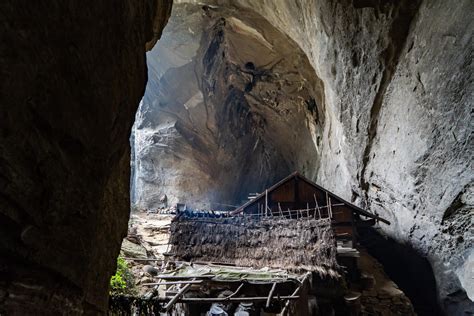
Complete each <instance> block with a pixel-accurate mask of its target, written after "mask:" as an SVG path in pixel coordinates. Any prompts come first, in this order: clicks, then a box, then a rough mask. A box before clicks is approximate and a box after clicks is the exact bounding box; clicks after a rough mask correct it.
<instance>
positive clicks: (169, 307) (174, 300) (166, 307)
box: [163, 279, 195, 313]
mask: <svg viewBox="0 0 474 316" xmlns="http://www.w3.org/2000/svg"><path fill="white" fill-rule="evenodd" d="M194 280H195V279H192V280H191V281H194ZM191 285H192V284H186V285H185V286H184V287H183V288H182V289H181V290H179V292H178V293H176V295H175V296H173V298H172V299H171V300H170V301H169V302H168V303H167V304H166V305H165V306H164V307H163V311H164V312H165V313H166V312H168V311H169V310H170V309H171V307H172V306H173V305H174V303H176V301H177V300H178V299H180V298H181V296H183V295H184V293H186V292H187V291H188V290H189V288H190V287H191Z"/></svg>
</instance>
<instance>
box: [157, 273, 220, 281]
mask: <svg viewBox="0 0 474 316" xmlns="http://www.w3.org/2000/svg"><path fill="white" fill-rule="evenodd" d="M213 277H215V275H214V274H208V275H186V276H182V275H159V276H157V278H158V279H163V280H183V279H212V278H213Z"/></svg>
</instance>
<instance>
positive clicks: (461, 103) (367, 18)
mask: <svg viewBox="0 0 474 316" xmlns="http://www.w3.org/2000/svg"><path fill="white" fill-rule="evenodd" d="M238 2H239V4H240V5H243V6H245V7H249V8H250V7H251V8H253V9H254V10H256V11H257V12H259V13H260V14H262V15H263V16H265V17H266V18H267V19H268V20H269V21H270V22H271V23H272V24H273V25H274V26H276V27H277V28H279V29H280V30H282V31H284V32H286V33H287V34H289V35H290V37H291V38H292V39H294V40H295V41H296V42H297V43H298V44H299V45H300V47H301V48H302V49H303V50H304V51H305V52H306V53H307V55H308V57H309V60H310V62H311V64H312V65H313V67H314V69H315V71H316V73H317V76H318V77H319V78H321V80H322V81H323V84H324V93H325V96H326V98H325V109H326V110H325V121H326V122H327V124H326V125H325V127H324V128H325V130H324V138H323V142H322V143H323V149H322V156H321V163H320V168H319V170H318V174H317V177H316V180H317V182H318V183H320V184H322V185H324V186H326V187H328V188H329V189H331V190H334V191H335V192H337V193H339V194H341V195H342V196H344V197H346V198H347V199H350V200H351V201H353V202H355V203H357V204H359V205H361V206H365V207H367V208H368V209H370V210H371V211H373V212H377V213H379V214H380V215H381V216H383V217H385V218H387V219H389V220H390V221H391V222H392V225H391V226H388V227H387V226H382V229H383V230H384V232H385V233H387V234H389V235H390V236H392V237H394V238H395V239H396V240H397V241H399V242H402V243H405V242H406V243H409V244H411V245H412V246H413V247H414V248H415V249H416V250H417V251H419V252H420V253H421V254H422V255H425V256H427V258H428V259H429V261H430V263H431V264H432V266H433V269H434V273H435V276H436V280H437V285H438V292H439V295H440V298H441V299H442V301H443V304H444V307H445V309H446V312H447V313H448V314H452V315H455V314H458V313H463V312H464V311H468V310H470V311H472V310H473V308H474V307H473V305H472V302H471V301H472V300H473V299H474V292H473V289H472V278H473V269H472V267H473V265H474V262H473V253H474V245H473V239H474V237H473V230H474V226H473V225H474V223H473V218H474V216H473V193H472V191H473V189H472V183H473V177H474V174H473V172H472V170H473V165H472V156H473V155H472V153H473V144H472V139H471V135H472V99H473V89H472V70H473V69H472V34H473V24H472V23H471V14H470V12H472V11H473V9H474V5H473V3H472V1H460V2H456V3H453V2H448V1H356V0H354V1H318V2H314V1H304V0H301V1H294V2H293V1H292V2H288V1H259V2H258V3H256V2H252V1H246V0H239V1H238ZM216 3H221V4H222V2H216Z"/></svg>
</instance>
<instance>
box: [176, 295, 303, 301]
mask: <svg viewBox="0 0 474 316" xmlns="http://www.w3.org/2000/svg"><path fill="white" fill-rule="evenodd" d="M299 298H300V297H299V296H295V295H291V296H273V297H272V298H271V299H272V300H278V299H280V300H297V299H299ZM267 299H268V297H266V296H256V297H231V298H226V297H183V298H182V299H180V300H179V301H178V302H183V303H193V302H196V303H199V302H207V303H209V302H226V301H231V302H265V301H266V300H267Z"/></svg>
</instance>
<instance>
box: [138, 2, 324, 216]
mask: <svg viewBox="0 0 474 316" xmlns="http://www.w3.org/2000/svg"><path fill="white" fill-rule="evenodd" d="M148 64H149V78H150V80H149V83H148V86H147V89H146V92H145V96H144V98H143V100H142V103H141V105H140V109H139V111H138V113H137V119H136V123H135V127H134V131H133V136H132V146H133V147H134V150H135V151H134V158H133V161H134V175H133V185H132V202H133V204H134V207H136V208H139V209H156V208H158V207H160V206H165V205H166V204H168V205H173V204H175V203H177V202H185V203H189V204H191V206H193V207H206V208H209V207H217V208H221V209H222V208H225V206H226V205H227V204H236V203H240V201H241V199H243V198H245V197H246V196H247V194H248V193H249V192H257V190H261V189H262V187H265V186H266V185H269V184H271V183H273V182H275V181H277V180H279V179H280V178H282V177H284V176H286V175H287V174H288V173H290V172H291V171H293V170H295V169H299V170H303V171H305V172H307V173H308V174H311V175H313V176H314V175H315V174H316V170H317V166H318V163H319V158H318V155H317V153H318V146H320V145H321V144H320V140H321V137H322V134H321V131H322V129H321V128H318V126H321V125H322V124H323V122H322V118H323V108H322V107H320V106H318V104H321V102H322V100H323V91H322V85H321V81H320V80H319V78H318V77H317V76H316V75H315V73H314V71H313V70H312V68H311V65H310V64H309V61H308V59H307V58H306V56H305V54H304V53H303V51H302V50H301V49H300V48H299V47H298V46H297V45H296V43H295V42H293V41H292V40H291V39H290V38H289V37H288V36H287V35H285V34H284V33H282V32H281V31H278V30H277V29H276V28H274V27H273V26H272V25H271V24H269V23H268V22H267V21H266V20H265V19H263V18H262V17H261V16H259V15H258V14H256V13H254V12H253V11H251V10H245V9H242V8H240V9H238V10H237V9H235V8H231V7H226V8H215V7H212V6H208V7H206V6H204V7H203V6H202V5H193V4H176V5H175V6H174V9H173V15H172V18H171V19H170V23H169V24H168V26H167V27H166V29H165V30H164V33H163V38H162V40H160V42H159V43H158V44H157V45H156V46H155V48H154V49H153V50H152V51H151V52H149V53H148ZM164 197H166V198H164ZM216 203H223V204H224V205H223V204H216Z"/></svg>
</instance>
